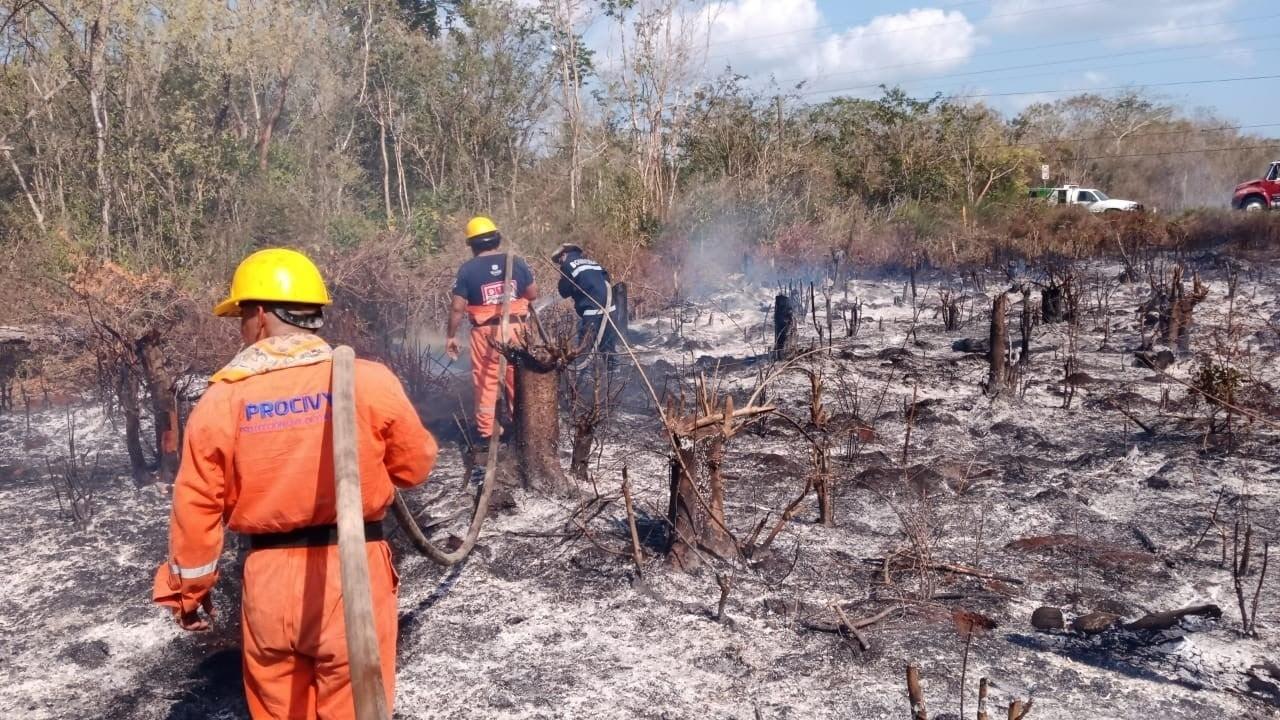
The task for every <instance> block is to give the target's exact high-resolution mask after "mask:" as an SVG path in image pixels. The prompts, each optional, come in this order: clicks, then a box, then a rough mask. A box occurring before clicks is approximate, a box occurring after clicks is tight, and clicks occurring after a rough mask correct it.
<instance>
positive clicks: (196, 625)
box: [173, 594, 218, 632]
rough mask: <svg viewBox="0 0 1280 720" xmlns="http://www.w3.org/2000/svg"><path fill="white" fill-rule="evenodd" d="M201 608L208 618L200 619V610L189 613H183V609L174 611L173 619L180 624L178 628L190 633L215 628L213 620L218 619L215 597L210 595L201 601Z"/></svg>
mask: <svg viewBox="0 0 1280 720" xmlns="http://www.w3.org/2000/svg"><path fill="white" fill-rule="evenodd" d="M200 608H202V609H203V610H204V612H205V615H207V616H208V617H207V618H203V617H200V610H192V611H191V612H189V613H184V612H182V609H181V608H174V609H173V618H174V620H176V621H177V622H178V627H180V628H182V629H183V630H186V631H188V632H205V631H206V630H208V629H209V628H211V627H213V620H214V618H216V617H217V615H218V614H217V612H216V611H215V610H214V609H213V595H212V594H208V595H205V596H204V597H203V598H201V599H200Z"/></svg>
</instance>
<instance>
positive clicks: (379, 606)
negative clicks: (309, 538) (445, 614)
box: [241, 542, 399, 720]
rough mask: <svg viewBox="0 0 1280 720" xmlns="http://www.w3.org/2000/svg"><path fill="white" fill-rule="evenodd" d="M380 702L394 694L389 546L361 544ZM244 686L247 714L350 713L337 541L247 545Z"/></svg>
mask: <svg viewBox="0 0 1280 720" xmlns="http://www.w3.org/2000/svg"><path fill="white" fill-rule="evenodd" d="M367 549H368V555H369V579H370V583H371V587H372V589H373V612H374V625H375V627H376V628H377V632H378V652H379V653H380V654H381V656H382V681H383V683H384V685H385V687H386V691H387V708H388V709H390V708H391V703H392V700H393V698H394V697H395V677H396V589H397V586H398V584H399V582H398V579H397V577H396V574H395V569H394V568H392V566H391V549H390V548H389V547H388V546H387V544H386V543H385V542H371V543H368V544H367ZM241 618H242V620H243V625H244V690H245V696H246V698H247V699H248V701H249V714H250V715H251V716H252V717H253V719H254V720H354V719H355V716H356V711H355V700H354V698H353V697H352V693H351V674H350V670H349V668H348V667H347V636H346V624H345V622H344V621H343V616H342V584H341V578H340V573H339V569H338V546H337V545H330V546H328V547H299V548H271V549H263V550H254V551H252V552H250V553H249V557H248V558H247V559H246V560H245V564H244V600H243V602H242V603H241Z"/></svg>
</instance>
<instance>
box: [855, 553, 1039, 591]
mask: <svg viewBox="0 0 1280 720" xmlns="http://www.w3.org/2000/svg"><path fill="white" fill-rule="evenodd" d="M863 562H866V563H869V564H871V565H876V566H879V567H884V565H885V559H884V558H863ZM925 568H926V569H928V570H936V571H938V572H949V573H953V574H955V575H968V576H970V577H976V578H979V579H981V580H998V581H1000V582H1006V583H1011V584H1013V585H1025V584H1026V581H1025V580H1021V579H1019V578H1015V577H1009V576H1008V575H995V574H993V573H988V572H983V571H982V570H979V569H977V568H972V567H969V566H967V565H957V564H955V563H930V564H928V565H926V566H925Z"/></svg>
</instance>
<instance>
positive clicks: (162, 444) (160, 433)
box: [138, 336, 178, 482]
mask: <svg viewBox="0 0 1280 720" xmlns="http://www.w3.org/2000/svg"><path fill="white" fill-rule="evenodd" d="M138 356H139V357H140V358H142V372H143V380H144V381H145V382H146V384H147V393H148V394H149V395H150V396H151V414H152V417H153V418H154V419H155V431H156V459H157V461H158V462H157V463H156V464H157V465H158V466H159V469H160V481H161V482H172V481H173V479H174V478H175V477H176V476H177V472H178V403H177V397H176V396H175V394H174V381H173V377H172V376H171V375H170V374H169V372H168V370H167V369H166V368H165V365H164V353H163V352H162V351H161V350H160V347H159V345H158V343H157V342H156V341H155V338H153V337H151V336H146V337H143V338H142V339H141V340H139V341H138Z"/></svg>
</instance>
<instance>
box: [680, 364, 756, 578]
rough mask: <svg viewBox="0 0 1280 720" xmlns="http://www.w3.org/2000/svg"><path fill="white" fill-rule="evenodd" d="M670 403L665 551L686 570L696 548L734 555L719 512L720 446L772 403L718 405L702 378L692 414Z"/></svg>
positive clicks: (696, 557)
mask: <svg viewBox="0 0 1280 720" xmlns="http://www.w3.org/2000/svg"><path fill="white" fill-rule="evenodd" d="M683 405H684V398H683V396H682V397H681V399H680V408H679V409H678V408H677V407H676V406H675V405H674V403H673V405H672V406H671V407H670V408H669V409H668V412H667V414H666V415H665V416H664V420H665V422H666V425H667V432H668V433H669V434H670V440H671V446H672V448H673V449H674V450H675V453H674V454H673V456H672V458H671V484H670V499H669V501H668V504H667V521H668V523H669V525H670V528H671V534H670V536H669V537H668V539H667V555H668V558H669V559H670V561H671V563H672V564H673V565H675V566H676V567H677V568H679V569H681V570H686V571H687V570H692V569H695V568H697V567H698V565H699V564H700V563H701V560H702V554H701V551H704V550H705V551H707V552H709V553H712V554H714V555H717V556H719V557H721V558H728V557H734V556H736V555H738V553H739V547H740V546H739V544H738V542H737V540H736V539H735V538H734V537H733V534H732V532H730V530H729V526H728V525H727V524H726V522H725V516H724V490H725V488H724V475H723V474H722V472H721V468H722V467H723V465H724V446H725V443H726V442H728V440H729V438H732V437H733V436H734V435H735V434H737V433H738V432H739V431H740V430H741V429H742V428H743V427H744V424H742V423H740V422H738V421H739V420H745V419H746V418H750V417H753V416H757V415H761V414H764V413H769V412H773V411H774V410H775V409H776V408H774V407H773V406H748V407H745V408H742V409H740V410H734V407H733V398H732V396H726V397H725V398H724V404H723V409H721V410H719V411H718V412H717V411H716V408H717V407H718V406H719V405H720V403H719V401H718V400H717V398H716V397H715V396H714V391H709V390H708V389H707V386H706V384H705V380H704V381H700V383H699V386H698V405H697V408H696V410H695V414H694V415H692V416H683Z"/></svg>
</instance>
